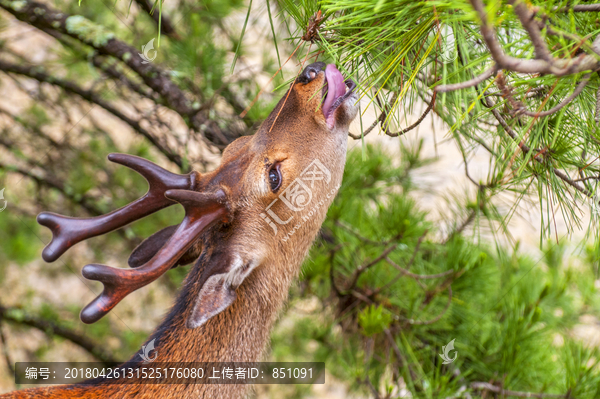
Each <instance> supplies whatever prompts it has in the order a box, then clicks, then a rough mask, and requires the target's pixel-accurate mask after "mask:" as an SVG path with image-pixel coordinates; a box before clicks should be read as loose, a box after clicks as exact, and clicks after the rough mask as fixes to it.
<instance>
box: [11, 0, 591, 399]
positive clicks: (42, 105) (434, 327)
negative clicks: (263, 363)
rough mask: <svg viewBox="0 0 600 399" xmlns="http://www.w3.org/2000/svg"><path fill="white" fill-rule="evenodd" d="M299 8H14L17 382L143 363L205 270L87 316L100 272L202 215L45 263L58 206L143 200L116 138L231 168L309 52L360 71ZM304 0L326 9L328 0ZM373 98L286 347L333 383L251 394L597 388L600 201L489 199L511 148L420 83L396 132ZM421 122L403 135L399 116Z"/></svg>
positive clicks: (519, 195)
mask: <svg viewBox="0 0 600 399" xmlns="http://www.w3.org/2000/svg"><path fill="white" fill-rule="evenodd" d="M328 3H329V5H330V6H331V4H333V3H335V2H332V1H329V2H328ZM376 3H382V2H377V1H373V2H372V4H371V3H369V2H365V4H366V5H367V6H368V7H371V8H372V7H373V6H375V5H376ZM383 3H385V2H383ZM314 4H317V2H314ZM290 7H291V6H290V3H288V2H285V1H284V2H276V1H274V0H273V1H271V2H269V1H261V0H258V1H257V0H251V1H250V2H248V1H242V0H220V1H211V0H199V1H188V0H174V1H168V2H164V3H162V4H159V3H158V2H157V3H153V2H151V1H150V0H132V1H131V2H122V1H115V2H109V1H105V0H86V1H83V2H81V4H77V2H73V1H62V0H57V1H44V2H42V1H39V2H38V1H29V0H21V1H11V0H3V1H1V2H0V93H1V95H0V190H2V189H4V191H3V192H2V193H3V199H0V208H3V207H4V206H5V208H4V209H3V210H2V211H1V212H0V393H4V392H8V391H11V390H14V389H16V388H20V387H17V386H15V384H14V378H13V369H12V368H13V366H14V362H19V361H56V362H58V361H73V362H77V361H79V362H81V361H100V362H110V361H123V360H126V359H128V358H129V356H130V355H131V354H132V353H134V352H135V351H136V350H138V349H139V347H140V346H141V344H142V343H143V342H144V340H145V339H146V338H147V336H148V335H149V333H150V332H151V331H152V330H153V329H154V328H155V327H156V326H157V325H158V323H159V322H160V320H161V318H162V317H163V315H164V314H165V312H166V311H167V310H168V309H169V307H170V305H171V303H172V300H173V298H174V296H175V294H176V292H177V290H178V288H179V286H180V284H181V282H182V280H183V278H184V277H185V275H186V273H187V271H188V268H187V267H180V268H176V269H173V270H170V271H169V272H167V273H166V274H165V275H164V276H163V277H161V278H160V279H159V280H158V281H157V284H154V285H151V286H147V287H144V288H143V289H141V290H138V291H136V292H135V293H133V294H131V295H130V296H129V297H128V298H127V299H126V300H124V301H123V302H122V303H120V304H119V305H118V306H117V307H116V308H115V309H114V310H113V311H112V312H111V313H109V314H108V315H107V316H106V317H104V318H103V319H102V320H100V321H99V322H97V323H95V324H93V325H85V324H83V323H82V322H80V320H79V312H80V310H81V308H82V307H83V306H84V305H85V304H87V303H88V302H89V301H90V300H92V299H93V298H94V297H95V296H96V295H97V294H98V293H99V292H100V291H101V284H99V283H96V282H91V281H88V280H86V279H84V278H83V277H82V276H81V268H82V267H83V266H84V265H86V264H88V263H102V264H108V265H112V266H119V267H126V263H127V258H128V256H129V254H130V252H131V251H132V250H133V248H135V246H136V245H138V244H139V243H140V242H141V241H142V240H143V239H144V238H145V237H148V236H149V235H151V234H152V233H154V232H156V231H158V230H159V229H161V228H163V227H166V226H168V225H170V224H173V223H172V221H173V220H176V219H177V220H180V219H181V218H182V217H183V211H182V210H181V209H178V208H175V207H173V208H168V209H166V210H163V211H161V212H160V213H158V214H155V215H152V216H149V217H147V218H145V219H143V220H141V221H139V222H136V223H135V224H133V225H131V226H128V227H126V228H124V229H121V230H119V231H116V232H114V233H111V234H109V235H106V236H102V237H98V238H94V239H92V240H89V241H88V242H84V243H80V244H78V245H76V246H75V247H74V248H72V249H70V250H69V251H68V252H67V253H66V254H65V255H64V256H62V257H61V258H60V259H59V260H57V261H56V262H54V263H52V264H47V263H45V262H43V260H42V259H41V250H42V248H43V247H44V245H45V244H46V243H48V242H49V241H50V238H51V235H50V233H49V231H47V229H45V228H42V227H40V226H38V225H37V223H36V221H35V217H36V215H37V214H38V213H39V212H41V211H51V212H56V213H60V214H64V215H70V216H79V217H89V216H96V215H100V214H103V213H107V212H110V211H111V210H113V209H116V208H118V207H121V206H123V205H125V204H127V203H129V202H131V201H133V200H135V199H136V198H138V197H139V196H141V195H143V194H144V193H145V191H146V189H147V187H146V182H145V181H144V179H143V178H142V177H140V176H139V175H137V174H135V173H134V172H132V171H130V170H128V169H126V168H124V167H120V166H117V165H115V164H111V163H110V162H108V161H107V159H106V156H107V154H109V153H111V152H122V153H128V154H133V155H138V156H141V157H144V158H146V159H149V160H152V161H153V162H156V163H157V164H159V165H161V166H163V167H165V168H167V169H169V170H171V171H173V172H176V173H182V172H183V173H185V172H187V171H189V170H191V169H194V170H197V171H200V172H203V171H207V170H212V169H213V168H214V167H215V166H216V165H217V164H218V163H219V160H220V154H221V152H222V150H223V149H224V148H225V147H226V146H227V144H229V143H230V142H232V141H233V140H235V139H236V138H238V137H240V136H244V135H250V134H253V132H254V131H255V130H256V129H257V127H258V126H259V125H260V123H261V121H262V120H263V119H264V118H265V117H266V116H267V115H268V114H269V112H270V111H271V109H272V108H273V106H274V105H275V103H276V102H277V101H278V100H279V98H280V97H281V96H282V95H283V94H284V93H285V91H286V90H287V88H288V87H289V82H290V81H291V79H293V78H295V76H296V74H297V73H298V71H299V70H301V69H302V65H303V64H304V63H307V62H308V63H309V62H314V60H323V61H326V62H336V63H338V65H340V69H342V70H343V71H344V73H346V74H347V76H348V75H349V74H352V73H353V71H354V70H353V69H352V65H351V64H348V63H346V64H340V60H339V59H337V58H336V56H335V54H333V53H327V52H326V51H324V50H323V47H324V44H323V43H325V42H324V41H322V42H321V44H320V45H319V44H317V45H315V46H313V47H312V48H311V46H312V44H311V43H309V42H302V41H301V40H300V39H299V36H301V35H302V33H303V32H305V29H306V26H304V25H303V24H302V23H301V22H300V20H301V19H302V18H297V16H296V15H294V9H293V8H290ZM295 10H296V11H298V10H299V11H304V12H305V14H303V17H306V18H305V19H307V18H308V17H310V16H312V15H313V14H312V12H313V11H314V5H312V4H308V2H299V3H297V4H296V8H295ZM594 18H595V17H594ZM578 23H579V22H578ZM298 32H300V33H298ZM325 47H326V46H325ZM425 47H426V46H425ZM417 57H418V56H417ZM343 61H344V59H343V58H342V59H341V62H343ZM278 70H280V72H279V73H278V74H277V75H276V76H275V77H274V78H273V76H274V75H275V73H276V72H277V71H278ZM358 70H359V69H356V71H358ZM357 75H358V72H357ZM352 76H354V75H352ZM357 80H359V81H361V80H363V79H361V78H360V76H359V77H358V79H357ZM364 80H366V79H364ZM594 84H595V86H594V87H593V88H590V91H592V92H595V89H596V88H597V86H598V84H597V83H594ZM361 89H363V90H364V91H365V92H367V91H368V89H367V88H366V87H361ZM259 94H261V95H260V96H258V95H259ZM373 98H374V97H370V96H364V97H363V98H362V99H361V117H360V118H357V119H356V120H355V121H354V122H353V124H352V126H351V129H350V133H351V134H352V135H354V136H356V137H357V138H358V139H357V140H354V139H352V138H350V139H349V144H348V149H349V155H348V161H347V166H346V172H345V176H344V181H343V185H342V187H341V189H340V192H339V195H338V197H337V198H336V200H335V202H334V204H333V205H332V207H331V209H330V211H329V214H328V218H327V220H326V222H325V224H324V225H323V228H322V230H321V232H320V234H319V237H318V239H317V241H316V243H315V245H314V247H313V249H312V250H311V253H310V257H309V258H308V259H307V260H306V262H305V264H304V266H303V271H302V273H301V276H300V280H299V281H298V282H297V283H296V284H295V285H294V286H293V288H292V290H291V292H290V301H289V304H288V305H287V308H286V309H285V311H284V312H283V314H282V315H281V317H280V319H279V321H278V323H277V325H276V328H275V330H274V331H273V333H272V342H271V345H270V349H269V356H268V359H269V360H272V361H324V362H325V363H326V368H327V377H326V384H324V385H315V386H266V385H262V386H258V387H257V388H256V391H255V392H254V394H253V395H255V396H256V397H258V398H275V397H281V396H282V395H284V396H285V397H289V398H349V397H352V398H372V397H373V398H396V397H424V398H425V397H427V398H433V397H435V398H438V397H440V398H450V397H511V396H524V394H526V393H527V392H529V393H544V394H553V395H556V396H554V397H565V398H594V397H595V398H597V397H599V396H600V363H599V362H600V349H599V348H600V275H599V259H600V255H599V250H598V242H599V241H598V235H597V217H598V213H599V211H598V209H600V208H596V207H594V203H593V202H592V203H591V204H590V205H589V206H588V204H586V203H584V204H583V205H582V204H581V202H579V205H577V209H576V211H577V217H576V218H573V217H572V215H569V214H568V213H567V214H565V212H562V211H559V208H558V206H557V207H556V209H554V208H553V206H552V204H556V201H555V200H554V199H551V200H550V201H547V202H545V201H544V198H542V197H541V196H537V195H536V194H535V193H533V192H531V191H527V190H524V191H520V190H513V189H510V188H509V189H506V190H496V191H494V192H493V193H492V194H489V191H486V190H485V187H484V186H485V184H484V183H483V182H485V181H486V178H488V177H489V176H490V175H492V174H493V173H494V171H495V164H494V160H493V156H492V155H490V153H489V152H486V151H484V150H482V149H481V148H472V149H471V150H470V151H469V153H468V158H467V157H465V152H464V151H463V148H462V147H461V145H460V140H459V141H457V140H454V139H453V138H455V133H456V132H455V130H454V128H453V124H452V123H449V121H448V120H447V117H446V116H445V114H444V112H442V110H440V109H438V108H435V109H434V111H433V112H429V110H428V108H429V100H427V99H425V98H422V97H419V96H412V97H411V98H410V99H408V98H407V99H406V101H405V102H403V103H402V105H401V106H400V107H399V109H398V110H397V112H396V113H395V114H394V115H395V119H393V120H392V121H390V122H389V123H388V124H387V125H385V126H383V124H382V125H381V126H380V125H377V121H378V118H379V117H378V111H379V108H377V107H376V106H374V105H373ZM255 99H257V100H256V101H255V102H254V101H253V100H255ZM431 101H433V100H431ZM449 101H450V100H449ZM380 105H381V104H380ZM246 109H247V112H244V110H246ZM584 111H585V110H583V111H581V112H584ZM240 115H243V116H240ZM423 115H424V116H423ZM374 123H375V125H376V127H375V129H374V130H373V132H371V133H370V135H368V136H365V137H362V138H361V137H360V136H361V133H364V132H365V131H366V130H367V127H369V126H371V125H373V124H374ZM415 123H416V125H415V126H414V129H412V130H411V131H410V132H407V133H406V134H401V135H400V137H395V138H394V137H390V136H389V135H386V134H384V132H382V130H385V129H392V130H398V129H400V128H405V127H407V126H413V124H415ZM496 128H497V126H495V125H494V126H491V125H490V126H487V127H484V128H483V129H487V130H494V129H496ZM466 165H468V169H466ZM592 169H593V168H592ZM465 170H467V172H466V173H465ZM594 170H595V169H594ZM548 192H550V190H549V191H548ZM561 209H562V208H561ZM388 250H391V252H389V251H388ZM384 251H388V252H389V255H388V256H387V257H384V258H382V259H379V260H378V261H376V262H373V260H375V259H378V258H379V257H380V255H381V254H382V253H383V252H384ZM365 265H368V267H362V266H365ZM451 342H452V343H453V344H452V347H453V349H451V347H448V345H449V343H451ZM444 347H448V350H446V351H445V349H444ZM441 355H443V356H441ZM455 355H456V358H455V359H454V360H452V361H451V362H449V363H448V362H446V358H448V357H449V358H450V359H452V358H454V356H455Z"/></svg>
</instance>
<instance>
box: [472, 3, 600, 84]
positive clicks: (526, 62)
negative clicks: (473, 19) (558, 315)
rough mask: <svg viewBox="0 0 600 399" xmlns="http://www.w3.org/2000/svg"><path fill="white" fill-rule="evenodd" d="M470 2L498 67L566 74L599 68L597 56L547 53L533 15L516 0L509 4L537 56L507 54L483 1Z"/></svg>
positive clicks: (559, 74)
mask: <svg viewBox="0 0 600 399" xmlns="http://www.w3.org/2000/svg"><path fill="white" fill-rule="evenodd" d="M470 2H471V5H472V6H473V8H474V9H475V11H476V12H477V15H478V16H479V20H480V21H481V23H480V30H481V35H482V37H483V40H484V42H485V44H486V45H487V47H488V49H489V50H490V54H491V56H492V59H493V60H494V62H496V64H497V65H498V67H499V69H507V70H510V71H514V72H519V73H532V74H535V73H538V74H553V75H556V76H566V75H571V74H574V73H579V72H585V71H590V70H592V71H595V70H597V69H598V68H599V67H600V63H599V62H598V59H597V57H596V56H593V55H586V54H582V55H580V56H579V57H576V58H573V59H557V58H554V57H552V56H551V55H549V54H548V53H547V47H546V44H545V43H544V42H543V39H542V38H541V36H540V35H539V27H538V25H537V23H536V21H535V19H534V16H535V15H534V14H533V13H532V12H531V11H530V10H529V8H528V7H527V6H526V5H525V4H524V3H521V2H518V3H517V2H516V1H514V0H512V3H514V4H515V7H514V8H515V13H517V16H518V17H519V19H520V20H521V24H522V25H523V28H524V29H525V30H527V32H528V33H529V36H530V38H531V40H532V43H533V45H534V47H535V49H536V58H534V59H522V58H515V57H512V56H509V55H507V54H506V53H505V52H504V50H503V48H502V46H501V45H500V42H499V41H498V38H497V37H496V32H495V31H494V28H493V27H492V26H491V25H490V24H489V22H488V19H487V14H486V10H485V6H484V4H483V2H482V1H481V0H470Z"/></svg>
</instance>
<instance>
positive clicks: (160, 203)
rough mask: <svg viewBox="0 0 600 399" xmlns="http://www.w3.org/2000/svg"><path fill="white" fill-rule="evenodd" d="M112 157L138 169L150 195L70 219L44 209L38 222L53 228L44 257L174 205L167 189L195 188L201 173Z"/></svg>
mask: <svg viewBox="0 0 600 399" xmlns="http://www.w3.org/2000/svg"><path fill="white" fill-rule="evenodd" d="M108 160H109V161H111V162H115V163H118V164H121V165H124V166H127V167H128V168H130V169H133V170H135V171H136V172H138V173H139V174H140V175H142V176H144V178H145V179H146V180H147V181H148V184H149V186H150V188H149V189H148V192H147V193H146V195H144V196H143V197H142V198H139V199H137V200H136V201H134V202H132V203H130V204H129V205H127V206H124V207H123V208H120V209H117V210H116V211H113V212H111V213H109V214H106V215H102V216H98V217H94V218H87V219H83V218H70V217H67V216H62V215H58V214H56V213H50V212H42V213H40V214H39V215H38V217H37V221H38V223H39V224H41V225H42V226H46V227H48V228H49V229H50V230H51V231H52V241H50V244H48V245H47V246H46V248H44V251H43V252H42V258H44V260H45V261H46V262H54V261H55V260H56V259H58V258H59V257H60V256H61V255H62V254H63V253H65V251H66V250H67V249H69V248H71V247H72V246H73V245H75V244H77V243H78V242H80V241H83V240H86V239H88V238H91V237H96V236H99V235H102V234H106V233H108V232H111V231H113V230H116V229H118V228H119V227H123V226H125V225H127V224H129V223H131V222H133V221H135V220H138V219H141V218H143V217H145V216H148V215H150V214H151V213H154V212H156V211H159V210H161V209H163V208H166V207H168V206H170V205H173V204H174V202H173V201H171V200H169V199H168V198H166V197H165V193H166V192H167V190H171V189H184V190H194V189H195V186H196V182H197V180H198V177H199V174H198V172H191V173H189V174H187V175H177V174H174V173H171V172H169V171H168V170H165V169H163V168H161V167H160V166H158V165H156V164H154V163H152V162H150V161H147V160H145V159H143V158H140V157H136V156H133V155H127V154H110V155H109V156H108Z"/></svg>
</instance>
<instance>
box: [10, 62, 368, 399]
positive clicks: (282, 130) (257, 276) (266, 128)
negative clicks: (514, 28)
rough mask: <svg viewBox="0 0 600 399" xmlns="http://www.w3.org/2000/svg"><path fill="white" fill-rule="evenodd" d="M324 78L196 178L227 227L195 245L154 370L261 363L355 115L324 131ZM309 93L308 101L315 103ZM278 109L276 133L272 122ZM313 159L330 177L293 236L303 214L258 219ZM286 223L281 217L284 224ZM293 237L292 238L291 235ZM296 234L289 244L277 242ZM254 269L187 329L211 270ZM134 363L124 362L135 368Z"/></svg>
mask: <svg viewBox="0 0 600 399" xmlns="http://www.w3.org/2000/svg"><path fill="white" fill-rule="evenodd" d="M324 75H325V74H324V72H321V73H319V74H318V75H317V77H316V78H315V79H314V80H312V81H311V82H309V83H306V84H303V83H295V84H294V86H293V87H292V88H291V89H290V90H291V93H290V95H289V98H288V99H287V101H286V102H285V104H284V99H285V96H284V99H282V101H280V102H279V104H278V105H277V106H276V108H275V110H274V111H273V112H272V113H271V115H270V116H269V118H268V119H267V120H266V121H265V122H264V123H263V124H262V126H261V127H260V129H259V131H258V132H257V133H256V134H255V135H254V136H251V137H241V138H239V139H238V140H236V141H235V142H233V143H232V144H231V145H229V147H228V148H227V149H226V150H225V152H224V154H223V159H222V161H221V165H220V166H219V167H218V168H217V169H216V170H215V171H213V172H211V173H207V174H205V175H203V176H202V178H201V182H200V190H209V191H210V190H213V189H215V188H216V187H221V188H223V189H224V190H225V191H226V192H227V194H228V197H229V198H230V201H231V208H232V210H233V214H234V217H233V222H232V223H231V224H229V225H225V226H216V227H214V228H212V229H210V230H208V231H206V232H204V233H203V236H202V237H201V247H202V248H203V251H202V254H201V256H200V258H199V259H198V261H197V262H196V264H195V265H194V267H193V268H192V270H191V271H190V273H189V275H188V276H187V278H186V281H185V283H184V286H183V288H182V290H181V293H180V295H179V297H178V299H177V301H176V303H175V305H174V306H173V309H172V310H171V312H170V313H169V315H167V317H166V318H165V320H164V321H163V322H162V324H161V325H160V326H159V327H158V328H157V330H156V331H155V332H154V333H153V334H152V336H151V337H150V338H149V339H148V341H150V340H151V339H156V343H155V345H156V353H157V354H158V358H157V359H156V361H158V362H167V361H171V362H175V361H181V362H199V361H259V360H261V359H262V357H263V352H264V350H265V347H266V345H267V343H268V340H269V333H270V330H271V327H272V325H273V323H274V321H275V319H276V317H277V314H278V312H279V311H280V309H281V308H282V305H283V304H284V302H285V300H286V298H287V295H288V290H289V287H290V284H291V283H292V280H293V279H294V278H295V277H296V276H297V275H298V273H299V270H300V266H301V265H302V261H303V260H304V258H305V257H306V255H307V253H308V250H309V248H310V246H311V245H312V242H313V240H314V239H315V237H316V235H317V232H318V230H319V228H320V226H321V224H322V222H323V220H324V219H325V215H326V213H327V209H328V207H329V205H330V204H331V202H332V201H333V198H334V196H335V194H336V192H337V188H338V187H339V185H340V183H341V180H342V174H343V169H344V163H345V155H346V140H347V132H348V125H349V123H350V121H351V120H352V119H353V118H354V117H355V115H356V108H357V107H356V106H355V104H354V103H355V101H356V97H355V96H351V97H350V98H348V99H347V101H345V102H344V103H343V104H342V105H341V106H340V107H339V108H338V109H337V110H336V111H335V112H336V124H335V127H334V128H333V129H331V130H330V129H329V128H327V125H326V123H325V118H324V116H323V113H322V112H321V107H320V104H321V95H320V94H321V88H322V87H323V84H324ZM315 93H316V95H315ZM280 109H281V112H280V115H279V117H278V118H277V121H276V124H275V126H272V125H273V121H274V120H275V116H276V115H277V113H278V112H279V110H280ZM314 159H318V160H319V161H320V162H321V163H322V164H323V165H325V166H326V168H327V169H328V170H329V171H330V172H331V182H330V183H328V184H324V182H323V181H321V182H316V183H315V186H314V192H313V194H314V195H313V199H312V202H311V204H310V205H309V207H308V208H310V209H312V208H313V205H314V204H320V206H319V207H317V208H316V209H313V215H312V216H310V217H307V218H306V220H305V221H304V223H302V224H301V225H300V226H299V227H298V226H296V225H297V224H298V222H300V221H302V216H303V215H305V214H306V213H307V212H308V210H307V209H305V210H304V211H302V212H298V213H297V214H294V219H293V222H291V223H289V224H285V225H278V228H279V231H278V234H277V235H275V234H274V232H273V230H272V228H271V227H270V226H269V225H268V224H267V223H266V222H265V221H264V220H263V219H262V218H261V217H259V215H260V214H261V213H263V212H265V209H266V208H267V207H268V206H269V204H271V202H273V201H274V200H275V199H277V198H278V197H279V195H280V194H281V193H282V192H283V191H284V190H285V189H286V188H287V187H288V186H289V185H290V184H291V183H292V182H294V179H296V178H297V177H299V176H300V174H301V173H302V171H304V170H305V169H306V167H307V166H308V165H309V164H310V163H311V162H312V161H313V160H314ZM275 162H281V172H282V176H283V182H282V185H281V187H280V188H279V190H278V191H277V192H276V193H273V192H271V190H270V188H269V184H268V180H267V178H268V167H269V165H271V164H273V163H275ZM271 209H273V211H274V212H275V213H277V214H278V215H282V214H286V212H288V211H289V209H287V208H285V205H284V204H283V203H282V201H281V200H278V202H277V203H276V204H275V205H273V207H272V208H271ZM289 214H290V213H289V212H288V213H287V215H289ZM295 227H296V228H295ZM292 229H294V231H295V232H294V233H293V234H292V235H291V236H289V238H288V239H287V241H283V240H282V237H283V236H284V235H286V234H288V233H290V232H292ZM234 257H238V258H240V259H241V260H242V261H243V262H245V263H248V262H251V261H253V260H254V261H258V262H260V264H259V266H257V267H256V268H255V269H254V270H253V271H252V272H251V273H250V275H249V276H248V277H247V278H245V280H244V281H243V283H242V284H241V285H240V286H239V288H238V289H237V290H236V293H237V298H236V299H235V301H234V302H233V304H232V305H231V306H229V307H228V308H227V309H225V310H224V311H223V312H221V313H219V314H218V315H216V316H214V317H213V318H211V319H210V320H208V321H207V322H206V323H205V324H203V325H201V326H200V327H198V328H194V329H190V328H187V327H186V320H187V319H188V317H189V316H190V313H191V312H192V308H193V307H194V304H195V302H196V299H197V297H198V295H199V293H200V290H201V289H202V286H203V285H204V283H205V281H206V279H207V278H208V277H209V276H210V270H211V269H212V268H214V267H216V266H215V264H218V263H222V262H231V261H232V259H233V258H234ZM138 360H139V356H138V353H136V354H135V355H134V356H133V357H132V359H131V361H134V362H135V361H138ZM247 391H248V386H246V385H187V386H186V385H105V384H103V383H102V381H99V382H94V383H93V384H92V385H74V386H73V385H70V386H58V387H50V388H41V389H30V390H24V391H20V392H14V393H11V394H7V395H1V396H0V397H2V398H8V397H11V398H65V397H70V398H129V397H132V398H133V397H136V398H158V397H161V398H163V397H164V398H192V397H194V398H242V397H244V396H245V395H247Z"/></svg>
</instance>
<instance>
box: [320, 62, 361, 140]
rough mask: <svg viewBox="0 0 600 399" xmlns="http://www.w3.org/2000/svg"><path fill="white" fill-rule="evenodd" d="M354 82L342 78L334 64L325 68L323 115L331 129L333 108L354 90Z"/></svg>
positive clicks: (333, 117) (333, 114) (333, 115)
mask: <svg viewBox="0 0 600 399" xmlns="http://www.w3.org/2000/svg"><path fill="white" fill-rule="evenodd" d="M355 88H356V83H354V81H353V80H352V79H346V80H344V77H343V76H342V74H341V72H340V71H338V69H337V68H336V67H335V65H334V64H329V65H327V67H326V68H325V86H324V87H323V92H322V93H323V106H322V109H323V116H325V121H326V122H327V126H328V127H329V128H330V129H331V128H333V126H334V125H335V110H336V109H338V108H339V106H340V105H342V104H343V103H344V101H346V99H347V98H348V97H350V95H352V93H353V92H354V89H355Z"/></svg>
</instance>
